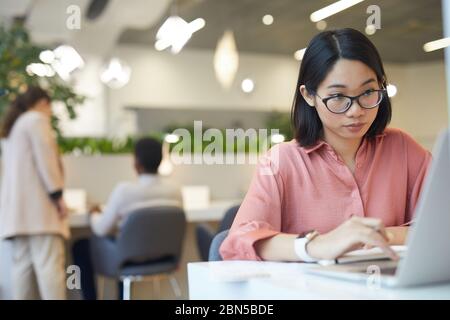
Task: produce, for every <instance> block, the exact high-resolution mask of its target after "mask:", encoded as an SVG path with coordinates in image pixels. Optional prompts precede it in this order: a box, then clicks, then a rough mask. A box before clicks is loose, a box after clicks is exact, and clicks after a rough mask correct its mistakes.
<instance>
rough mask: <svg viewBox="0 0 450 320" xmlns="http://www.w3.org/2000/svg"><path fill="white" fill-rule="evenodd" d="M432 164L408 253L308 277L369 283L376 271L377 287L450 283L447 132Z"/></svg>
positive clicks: (315, 271)
mask: <svg viewBox="0 0 450 320" xmlns="http://www.w3.org/2000/svg"><path fill="white" fill-rule="evenodd" d="M433 151H434V152H433V161H432V164H431V167H430V169H429V172H428V174H427V177H426V178H425V181H424V185H423V189H422V192H421V194H420V196H419V201H418V204H417V206H416V211H415V219H414V224H413V226H412V227H410V231H409V234H408V239H407V243H406V244H407V250H406V251H403V252H402V254H401V255H400V260H399V261H392V260H390V259H388V258H385V259H382V258H380V259H378V260H372V261H360V262H353V263H352V262H350V263H334V264H329V265H320V266H317V267H316V266H315V267H312V268H310V269H309V270H308V271H307V272H308V273H310V274H315V275H321V276H328V277H333V278H339V279H346V280H353V281H368V280H369V278H370V277H373V274H374V272H378V275H379V280H380V281H379V282H380V283H379V284H380V285H381V286H387V287H408V286H419V285H427V284H432V283H438V282H450V250H449V247H450V131H449V129H447V130H445V131H444V132H443V133H441V134H440V135H439V138H438V141H437V143H436V145H435V147H434V150H433Z"/></svg>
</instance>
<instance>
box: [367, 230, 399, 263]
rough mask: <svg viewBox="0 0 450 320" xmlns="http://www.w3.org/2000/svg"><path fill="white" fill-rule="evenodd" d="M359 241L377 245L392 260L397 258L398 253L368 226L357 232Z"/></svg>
mask: <svg viewBox="0 0 450 320" xmlns="http://www.w3.org/2000/svg"><path fill="white" fill-rule="evenodd" d="M359 237H360V241H361V242H362V243H364V244H365V245H368V246H374V247H379V248H381V250H383V252H384V253H386V254H387V255H388V257H389V258H391V259H392V260H398V258H399V257H398V255H397V254H396V253H395V251H394V250H392V249H391V247H390V246H389V243H388V242H387V241H386V240H385V239H384V237H383V236H382V235H381V234H380V233H379V232H377V231H375V230H373V229H371V228H370V227H365V228H364V229H362V230H361V232H359Z"/></svg>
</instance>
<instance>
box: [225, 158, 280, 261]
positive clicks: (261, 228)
mask: <svg viewBox="0 0 450 320" xmlns="http://www.w3.org/2000/svg"><path fill="white" fill-rule="evenodd" d="M275 156H277V157H278V153H276V152H271V153H268V154H267V155H266V156H264V157H262V159H261V161H260V162H259V164H258V166H257V169H256V172H255V174H254V176H253V179H252V182H251V184H250V188H249V190H248V192H247V195H246V196H245V198H244V201H243V202H242V204H241V206H240V208H239V211H238V213H237V215H236V218H235V220H234V222H233V225H232V227H231V229H230V232H229V234H228V237H227V238H226V239H225V240H224V242H223V243H222V245H221V247H220V254H221V256H222V258H223V259H224V260H261V257H260V256H258V254H257V253H256V251H255V248H254V244H255V242H257V241H259V240H262V239H266V238H269V237H272V236H275V235H277V234H279V233H280V231H281V212H282V206H283V192H284V190H283V181H282V178H281V175H280V172H279V171H280V170H279V161H274V160H275V159H274V157H275Z"/></svg>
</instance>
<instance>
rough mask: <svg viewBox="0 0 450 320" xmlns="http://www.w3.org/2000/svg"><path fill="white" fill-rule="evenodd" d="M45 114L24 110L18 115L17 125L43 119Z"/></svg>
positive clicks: (30, 123) (34, 122)
mask: <svg viewBox="0 0 450 320" xmlns="http://www.w3.org/2000/svg"><path fill="white" fill-rule="evenodd" d="M45 119H46V118H45V116H44V115H43V114H42V113H41V112H38V111H26V112H24V113H22V114H21V115H20V117H19V118H18V119H17V124H18V125H19V124H20V125H32V124H36V123H39V122H41V121H45Z"/></svg>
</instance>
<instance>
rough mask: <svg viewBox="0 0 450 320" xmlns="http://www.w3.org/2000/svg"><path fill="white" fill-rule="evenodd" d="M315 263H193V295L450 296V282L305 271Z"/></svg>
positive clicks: (239, 297)
mask: <svg viewBox="0 0 450 320" xmlns="http://www.w3.org/2000/svg"><path fill="white" fill-rule="evenodd" d="M311 266H313V265H311V264H301V263H277V262H256V261H218V262H193V263H189V264H188V281H189V299H191V300H199V299H205V300H211V299H214V300H215V299H217V300H228V299H236V300H242V299H247V300H253V299H261V300H275V299H283V300H284V299H286V300H290V299H296V300H301V299H450V283H447V284H442V285H436V286H426V287H415V288H407V289H388V288H380V287H378V286H368V285H367V284H366V283H359V282H347V281H342V280H336V279H331V278H326V277H320V276H315V275H310V274H307V273H305V269H306V268H309V267H311Z"/></svg>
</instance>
